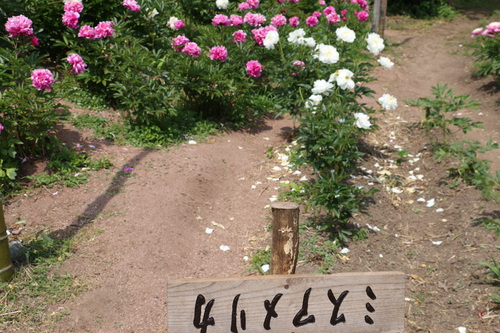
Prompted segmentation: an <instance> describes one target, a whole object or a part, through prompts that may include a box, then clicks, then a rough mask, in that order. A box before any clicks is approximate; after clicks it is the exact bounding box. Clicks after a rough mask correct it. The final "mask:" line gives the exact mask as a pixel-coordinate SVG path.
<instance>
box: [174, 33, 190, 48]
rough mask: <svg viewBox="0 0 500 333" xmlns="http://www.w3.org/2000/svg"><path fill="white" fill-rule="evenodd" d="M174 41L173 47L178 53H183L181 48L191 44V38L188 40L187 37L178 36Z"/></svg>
mask: <svg viewBox="0 0 500 333" xmlns="http://www.w3.org/2000/svg"><path fill="white" fill-rule="evenodd" d="M172 41H173V44H172V46H173V47H174V48H175V50H176V51H177V52H181V48H180V46H183V45H184V44H187V43H189V38H187V37H186V36H181V35H178V36H177V37H175V38H172Z"/></svg>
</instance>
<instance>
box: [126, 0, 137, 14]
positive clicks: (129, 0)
mask: <svg viewBox="0 0 500 333" xmlns="http://www.w3.org/2000/svg"><path fill="white" fill-rule="evenodd" d="M122 4H123V6H125V8H128V9H129V10H130V11H132V12H140V11H141V6H139V4H138V3H137V1H135V0H123V3H122Z"/></svg>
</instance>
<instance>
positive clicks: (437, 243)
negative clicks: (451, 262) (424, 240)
mask: <svg viewBox="0 0 500 333" xmlns="http://www.w3.org/2000/svg"><path fill="white" fill-rule="evenodd" d="M441 243H443V241H432V244H434V245H441Z"/></svg>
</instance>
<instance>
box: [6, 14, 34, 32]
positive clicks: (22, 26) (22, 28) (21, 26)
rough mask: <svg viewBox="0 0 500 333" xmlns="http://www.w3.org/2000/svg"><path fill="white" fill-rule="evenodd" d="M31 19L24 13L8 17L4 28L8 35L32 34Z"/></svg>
mask: <svg viewBox="0 0 500 333" xmlns="http://www.w3.org/2000/svg"><path fill="white" fill-rule="evenodd" d="M32 25H33V21H31V20H30V19H29V18H27V17H26V16H24V15H19V16H13V17H9V19H8V20H7V23H5V30H7V32H8V33H9V34H10V35H9V37H18V36H20V35H22V36H31V35H33V27H32Z"/></svg>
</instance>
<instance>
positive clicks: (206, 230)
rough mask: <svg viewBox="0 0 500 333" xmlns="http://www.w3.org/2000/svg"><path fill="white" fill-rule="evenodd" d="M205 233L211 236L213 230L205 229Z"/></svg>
mask: <svg viewBox="0 0 500 333" xmlns="http://www.w3.org/2000/svg"><path fill="white" fill-rule="evenodd" d="M205 232H206V233H207V234H211V233H212V232H214V229H210V228H206V229H205Z"/></svg>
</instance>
